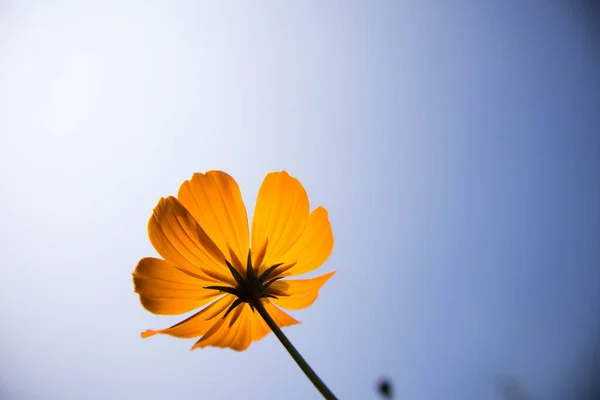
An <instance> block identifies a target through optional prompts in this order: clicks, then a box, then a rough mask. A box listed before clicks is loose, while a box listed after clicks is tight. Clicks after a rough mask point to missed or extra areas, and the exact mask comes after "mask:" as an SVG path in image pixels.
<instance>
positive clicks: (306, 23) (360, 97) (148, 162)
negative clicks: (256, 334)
mask: <svg viewBox="0 0 600 400" xmlns="http://www.w3.org/2000/svg"><path fill="white" fill-rule="evenodd" d="M523 3H527V4H530V5H526V4H525V5H524V4H523ZM535 4H541V3H536V2H522V1H505V2H498V1H489V2H486V1H477V0H473V1H453V2H450V1H448V2H427V1H405V2H391V1H390V2H385V1H371V2H365V1H331V2H326V1H301V2H268V1H264V2H261V1H253V2H225V1H219V2H196V1H173V2H158V1H144V2H141V1H140V2H132V1H94V2H91V1H56V2H47V1H37V2H36V1H18V2H17V1H8V2H7V1H4V2H2V3H1V4H0V156H1V158H0V168H1V169H0V187H1V190H2V196H0V210H1V211H0V243H1V245H0V257H1V258H2V266H1V268H2V269H1V272H2V274H1V276H2V277H1V279H0V320H1V321H2V323H1V327H2V329H0V398H7V399H138V398H140V399H141V398H144V399H166V398H169V399H221V398H222V399H239V398H244V399H249V400H250V399H261V400H262V399H317V398H319V396H318V393H317V391H316V390H315V389H314V388H313V387H312V385H311V384H310V383H309V382H308V380H307V379H306V378H305V377H304V376H303V374H302V373H301V371H300V370H299V369H298V367H297V366H296V365H295V364H294V362H293V361H292V359H291V358H290V357H289V356H288V355H287V353H286V352H285V350H284V349H283V347H282V346H281V345H280V343H279V342H278V341H277V340H276V338H275V337H274V336H273V335H269V336H268V337H267V338H265V339H264V340H262V341H260V342H257V343H254V344H253V345H252V346H251V347H250V349H249V350H248V351H246V352H243V353H237V352H234V351H231V350H221V349H212V348H207V349H203V350H196V351H194V352H190V351H189V349H190V347H191V346H192V345H193V343H194V341H193V340H181V339H175V338H172V337H168V336H159V337H153V338H150V339H146V340H142V339H140V337H139V333H140V332H141V331H143V330H145V329H147V328H153V329H156V328H162V327H166V326H168V325H170V324H171V323H174V322H176V321H179V320H180V319H181V318H180V317H160V316H155V315H152V314H150V313H149V312H147V311H145V310H144V309H143V308H142V307H141V305H140V304H139V301H138V297H137V295H136V294H134V293H133V285H132V281H131V275H130V274H131V272H132V271H133V269H134V267H135V265H136V263H137V261H138V260H139V259H140V258H142V257H145V256H154V255H156V253H155V251H154V250H153V248H152V246H151V245H150V242H149V240H148V237H147V233H146V224H147V221H148V218H149V216H150V214H151V211H152V208H153V207H154V205H155V204H156V202H157V201H158V199H159V198H160V197H161V196H167V195H175V194H176V193H177V190H178V187H179V185H180V184H181V182H182V181H183V180H185V179H188V178H189V177H191V175H192V173H193V172H195V171H202V172H203V171H206V170H210V169H222V170H225V171H227V172H228V173H230V174H231V175H232V176H234V178H235V179H236V180H237V181H238V182H239V185H240V187H241V190H242V194H243V196H244V199H245V201H246V205H247V207H248V210H249V214H250V215H251V212H252V210H253V208H254V203H255V198H256V194H257V191H258V188H259V186H260V183H261V181H262V179H263V177H264V176H265V174H266V173H267V172H269V171H276V170H282V169H285V170H287V171H289V172H290V174H292V175H293V176H295V177H297V178H298V179H300V181H301V182H302V183H303V184H304V186H305V188H306V189H307V191H308V194H309V198H310V201H311V206H312V207H313V208H314V207H316V206H318V205H322V206H324V207H326V208H327V209H328V210H329V214H330V218H331V221H332V225H333V230H334V235H335V240H336V242H335V248H334V251H333V254H332V256H331V257H330V259H329V260H328V261H327V263H326V264H325V265H324V266H323V267H322V268H321V269H319V270H318V271H315V274H317V273H324V272H327V271H331V270H338V273H337V275H336V276H335V277H334V278H332V279H331V280H330V281H329V282H328V283H327V284H326V285H325V287H324V288H323V289H322V291H321V295H320V297H319V299H318V300H317V301H316V302H315V303H314V305H313V306H312V307H310V308H308V309H306V310H302V311H299V312H292V313H291V314H292V315H293V316H295V317H297V318H298V319H300V320H301V321H303V324H302V325H298V326H294V327H290V328H287V329H285V333H286V334H287V335H288V337H289V338H290V339H291V341H292V342H293V343H294V344H295V345H296V346H297V348H298V349H299V350H300V351H301V353H303V355H304V356H305V357H306V359H307V360H308V361H309V363H311V364H312V366H313V367H314V368H315V370H316V371H317V372H318V373H319V374H320V375H321V377H322V378H323V379H324V380H325V381H326V382H327V383H328V385H329V386H330V387H331V388H332V390H333V391H334V392H335V393H336V394H337V395H338V396H339V397H340V398H341V399H360V400H363V399H377V398H378V397H377V395H376V393H375V391H374V383H375V381H376V380H377V378H378V377H379V376H382V375H384V376H389V377H390V378H391V379H392V380H393V382H394V384H395V387H396V392H397V394H398V398H401V399H415V400H416V399H431V400H436V399H440V400H445V399H448V400H453V399H455V400H464V399H497V398H498V394H497V387H496V381H495V379H496V376H497V374H499V373H509V374H514V375H516V376H519V377H520V378H521V379H522V380H523V382H524V384H525V385H526V386H527V388H528V390H530V392H531V393H532V394H534V395H535V396H536V398H539V399H556V398H558V395H557V393H558V392H559V389H560V388H561V387H562V386H563V385H564V384H565V382H566V381H567V380H568V379H569V376H570V374H571V372H572V371H573V368H574V366H575V365H577V363H578V362H579V361H580V360H581V359H582V357H583V356H584V355H585V354H586V352H588V349H589V346H591V345H592V341H593V338H594V335H593V333H594V331H593V328H594V326H596V325H597V324H598V323H599V322H600V321H599V318H598V314H597V310H598V309H599V306H600V271H599V266H600V134H599V132H600V112H599V111H598V110H600V81H599V80H598V74H597V71H598V63H597V61H598V59H597V54H594V53H593V50H594V48H593V46H591V37H590V36H589V30H587V28H586V26H585V25H584V24H583V23H582V20H581V18H579V16H577V15H575V14H574V13H569V10H568V9H566V8H565V7H563V6H558V5H554V6H550V5H546V6H541V5H535ZM315 274H311V276H312V275H315Z"/></svg>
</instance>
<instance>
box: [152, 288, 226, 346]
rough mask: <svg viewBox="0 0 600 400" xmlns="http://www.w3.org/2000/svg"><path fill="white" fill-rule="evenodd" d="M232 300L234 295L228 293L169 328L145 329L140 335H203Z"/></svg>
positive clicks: (216, 321)
mask: <svg viewBox="0 0 600 400" xmlns="http://www.w3.org/2000/svg"><path fill="white" fill-rule="evenodd" d="M234 300H235V297H234V296H232V295H230V294H228V295H225V296H223V297H221V298H220V299H219V300H217V301H215V302H213V303H211V304H210V305H209V306H208V307H206V308H204V309H202V310H201V311H199V312H197V313H196V314H194V315H192V316H191V317H189V318H187V319H185V320H183V321H181V322H179V323H177V324H175V325H173V326H171V327H170V328H166V329H160V330H156V331H153V330H147V331H146V332H143V333H142V337H143V338H147V337H150V336H154V335H156V334H159V333H162V334H165V335H171V336H175V337H179V338H195V337H198V336H201V335H204V334H205V333H206V332H208V331H209V330H210V329H211V328H212V327H213V325H215V324H218V323H219V321H221V320H222V319H223V315H224V313H225V312H226V311H227V309H228V308H229V306H230V305H231V303H233V301H234Z"/></svg>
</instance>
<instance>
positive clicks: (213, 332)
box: [192, 303, 251, 351]
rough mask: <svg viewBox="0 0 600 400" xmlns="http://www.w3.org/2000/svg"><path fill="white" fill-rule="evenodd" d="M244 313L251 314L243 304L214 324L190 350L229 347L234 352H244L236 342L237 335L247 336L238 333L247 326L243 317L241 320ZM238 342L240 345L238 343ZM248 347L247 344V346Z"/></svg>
mask: <svg viewBox="0 0 600 400" xmlns="http://www.w3.org/2000/svg"><path fill="white" fill-rule="evenodd" d="M246 312H251V311H250V307H249V306H248V305H247V304H246V303H243V304H241V305H239V306H237V307H236V308H235V309H234V310H233V311H232V312H230V313H229V315H227V317H225V318H221V319H220V320H219V321H218V322H216V323H215V324H214V325H213V326H212V327H211V328H210V329H209V330H208V331H207V332H206V333H205V334H204V335H203V336H202V338H200V340H198V342H196V344H195V345H194V346H193V347H192V350H194V349H197V348H198V347H201V348H204V347H206V346H213V347H221V348H223V347H230V348H232V349H234V350H238V351H240V350H245V349H246V348H247V346H246V347H245V348H243V349H242V348H241V347H242V346H241V345H240V343H241V341H239V340H238V337H237V336H238V335H240V334H242V335H244V337H245V336H247V335H248V334H247V333H244V332H241V333H240V332H239V330H240V328H242V324H243V328H244V329H247V328H248V327H247V325H246V324H244V323H243V321H245V320H246V319H245V317H244V318H241V316H242V314H245V313H246ZM238 342H240V343H238ZM248 345H249V344H248Z"/></svg>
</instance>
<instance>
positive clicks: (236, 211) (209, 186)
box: [178, 171, 250, 269]
mask: <svg viewBox="0 0 600 400" xmlns="http://www.w3.org/2000/svg"><path fill="white" fill-rule="evenodd" d="M178 198H179V201H180V202H181V204H183V205H184V207H185V208H186V209H187V210H188V211H189V212H190V214H192V216H193V217H194V218H195V219H196V221H198V224H199V225H200V226H201V227H202V229H204V232H206V234H207V235H208V236H209V237H210V238H211V239H212V241H213V242H214V243H215V244H216V245H217V246H218V247H219V249H220V250H221V252H222V253H223V254H224V255H226V256H229V255H230V253H231V252H233V253H234V254H235V257H231V259H230V261H231V262H232V263H233V264H234V265H235V266H236V267H240V268H244V269H245V265H246V257H248V249H249V246H250V244H249V237H248V216H247V214H246V207H245V206H244V202H243V201H242V195H241V193H240V188H239V186H238V184H237V183H236V181H235V180H234V179H233V178H232V177H231V176H229V175H228V174H226V173H225V172H222V171H208V172H207V173H206V174H202V173H195V174H194V175H193V176H192V179H190V180H188V181H185V182H183V184H182V185H181V187H180V188H179V194H178ZM240 263H241V264H242V265H236V264H240Z"/></svg>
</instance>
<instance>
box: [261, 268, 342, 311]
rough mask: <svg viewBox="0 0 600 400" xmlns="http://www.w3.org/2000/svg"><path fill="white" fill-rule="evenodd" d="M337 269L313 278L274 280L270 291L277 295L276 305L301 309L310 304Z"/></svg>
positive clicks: (274, 301) (290, 308)
mask: <svg viewBox="0 0 600 400" xmlns="http://www.w3.org/2000/svg"><path fill="white" fill-rule="evenodd" d="M335 273H336V271H333V272H330V273H328V274H325V275H321V276H318V277H316V278H311V279H288V280H285V281H277V282H274V283H273V284H272V285H271V286H270V287H269V292H271V293H273V294H274V295H275V296H277V299H273V300H272V301H273V303H275V304H276V305H278V306H280V307H283V308H287V309H288V310H300V309H303V308H306V307H308V306H310V305H311V304H312V303H313V302H314V301H315V300H316V299H317V297H318V296H319V289H321V287H322V286H323V285H324V284H325V282H327V281H328V280H329V278H331V277H332V276H333V274H335Z"/></svg>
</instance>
